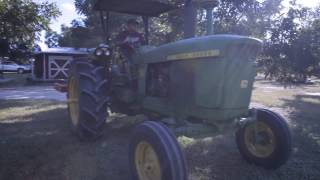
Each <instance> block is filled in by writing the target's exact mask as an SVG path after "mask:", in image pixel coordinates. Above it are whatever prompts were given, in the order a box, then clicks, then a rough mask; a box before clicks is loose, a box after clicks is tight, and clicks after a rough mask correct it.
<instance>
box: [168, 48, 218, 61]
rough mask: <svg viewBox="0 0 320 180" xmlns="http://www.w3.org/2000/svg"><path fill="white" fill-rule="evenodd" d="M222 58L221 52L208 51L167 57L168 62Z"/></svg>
mask: <svg viewBox="0 0 320 180" xmlns="http://www.w3.org/2000/svg"><path fill="white" fill-rule="evenodd" d="M216 56H220V51H219V50H208V51H197V52H190V53H180V54H173V55H170V56H168V57H167V60H182V59H195V58H205V57H216Z"/></svg>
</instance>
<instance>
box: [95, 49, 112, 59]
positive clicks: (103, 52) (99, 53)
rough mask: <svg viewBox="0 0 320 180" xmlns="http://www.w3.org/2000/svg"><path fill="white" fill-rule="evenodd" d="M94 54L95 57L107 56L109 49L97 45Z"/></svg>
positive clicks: (109, 53)
mask: <svg viewBox="0 0 320 180" xmlns="http://www.w3.org/2000/svg"><path fill="white" fill-rule="evenodd" d="M94 55H95V56H97V57H109V56H111V50H110V49H109V48H108V47H98V48H97V49H96V50H95V51H94Z"/></svg>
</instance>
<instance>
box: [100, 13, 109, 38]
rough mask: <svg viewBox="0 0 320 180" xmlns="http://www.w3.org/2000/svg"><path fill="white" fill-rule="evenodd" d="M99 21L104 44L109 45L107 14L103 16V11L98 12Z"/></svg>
mask: <svg viewBox="0 0 320 180" xmlns="http://www.w3.org/2000/svg"><path fill="white" fill-rule="evenodd" d="M100 20H101V26H102V31H103V36H104V37H103V39H104V42H105V43H107V44H108V43H109V40H110V35H109V12H106V14H104V11H100Z"/></svg>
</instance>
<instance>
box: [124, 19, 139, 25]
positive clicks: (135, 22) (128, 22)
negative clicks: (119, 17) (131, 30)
mask: <svg viewBox="0 0 320 180" xmlns="http://www.w3.org/2000/svg"><path fill="white" fill-rule="evenodd" d="M127 24H132V25H139V22H138V21H137V20H135V19H129V20H128V21H127Z"/></svg>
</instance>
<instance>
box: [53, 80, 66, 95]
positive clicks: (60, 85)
mask: <svg viewBox="0 0 320 180" xmlns="http://www.w3.org/2000/svg"><path fill="white" fill-rule="evenodd" d="M53 87H54V89H55V90H57V91H59V92H61V93H66V92H67V91H68V84H67V81H66V80H58V82H56V83H54V85H53Z"/></svg>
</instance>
